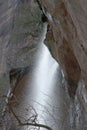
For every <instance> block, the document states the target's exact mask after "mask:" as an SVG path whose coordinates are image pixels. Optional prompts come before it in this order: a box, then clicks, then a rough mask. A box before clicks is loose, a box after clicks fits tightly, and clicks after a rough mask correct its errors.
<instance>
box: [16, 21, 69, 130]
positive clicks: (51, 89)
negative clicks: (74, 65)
mask: <svg viewBox="0 0 87 130" xmlns="http://www.w3.org/2000/svg"><path fill="white" fill-rule="evenodd" d="M46 32H47V24H46V23H45V24H44V25H43V30H42V34H41V38H40V43H39V49H38V53H37V55H36V61H35V63H34V64H35V66H34V68H33V69H32V73H28V74H26V75H25V76H24V77H23V78H22V79H21V81H20V82H19V83H18V85H17V86H16V88H17V89H16V90H15V97H16V98H17V101H18V102H17V104H16V106H15V108H14V111H15V113H17V115H18V116H19V117H21V120H22V122H25V119H26V121H29V119H31V121H32V118H34V117H35V115H36V117H37V119H36V121H37V122H38V123H39V124H43V125H46V126H49V127H50V128H52V129H53V130H65V128H64V129H63V127H64V126H65V125H64V124H66V122H65V117H66V116H67V105H66V97H65V93H64V90H63V88H62V79H61V71H60V68H59V65H58V63H57V62H56V61H55V60H54V59H53V58H52V56H51V54H50V52H49V50H48V48H47V47H46V46H45V45H44V39H45V37H46ZM30 127H31V126H29V127H28V126H25V127H24V128H23V129H22V128H21V130H28V129H30ZM32 127H33V128H32V129H34V126H32ZM40 130H45V129H43V128H40Z"/></svg>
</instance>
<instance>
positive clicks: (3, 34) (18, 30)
mask: <svg viewBox="0 0 87 130" xmlns="http://www.w3.org/2000/svg"><path fill="white" fill-rule="evenodd" d="M41 28H42V24H41V11H40V9H39V7H38V4H37V3H36V2H34V1H33V0H26V1H22V0H7V1H5V0H1V1H0V118H1V114H2V109H3V105H2V104H5V99H6V94H7V92H8V89H9V88H10V87H11V85H10V77H9V73H10V72H12V71H13V69H14V68H15V69H14V73H16V72H17V73H19V74H18V75H20V76H19V77H21V75H22V74H23V73H25V71H24V72H23V70H26V68H29V66H33V63H34V59H35V55H36V52H37V50H38V39H39V35H40V33H41ZM24 68H25V69H24ZM30 69H31V68H30ZM15 71H16V72H15ZM17 73H16V74H17ZM20 73H21V74H20ZM10 74H11V73H10ZM18 75H16V76H17V78H18ZM11 77H12V76H11ZM16 80H17V79H16ZM3 95H4V97H3ZM2 98H3V100H2Z"/></svg>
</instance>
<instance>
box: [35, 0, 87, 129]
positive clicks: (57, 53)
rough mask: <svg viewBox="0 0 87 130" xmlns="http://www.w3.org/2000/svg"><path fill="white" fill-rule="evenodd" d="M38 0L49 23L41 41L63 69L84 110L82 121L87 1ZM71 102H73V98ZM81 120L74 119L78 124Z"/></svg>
mask: <svg viewBox="0 0 87 130" xmlns="http://www.w3.org/2000/svg"><path fill="white" fill-rule="evenodd" d="M38 1H39V4H40V5H41V6H42V9H43V12H44V13H45V15H46V16H47V18H48V22H49V26H50V28H49V31H48V34H47V39H46V42H45V43H46V44H47V45H48V47H49V50H50V51H51V53H52V55H53V57H54V58H55V59H56V60H57V61H58V62H59V64H60V66H61V67H62V69H63V72H64V75H65V78H66V79H67V81H68V85H69V86H68V90H69V93H70V96H71V97H75V95H76V97H77V99H78V102H79V104H80V108H82V109H84V110H82V112H81V113H80V115H81V117H79V119H80V118H81V121H82V120H83V119H82V115H86V109H85V108H87V45H86V40H87V27H86V23H87V1H86V0H78V1H73V0H44V1H43V0H38ZM80 79H81V82H84V84H83V83H80V87H78V86H79V85H78V81H80ZM77 87H78V91H77V92H76V90H77ZM78 93H80V94H78ZM81 95H83V96H81ZM75 102H77V101H76V99H75ZM83 111H84V112H83ZM76 113H78V112H76ZM83 113H85V114H83ZM84 120H85V121H86V122H87V119H86V116H84ZM81 121H80V122H79V121H78V122H79V124H80V123H81ZM85 121H82V122H85ZM74 123H75V122H74ZM83 126H84V127H83V128H82V129H87V126H85V125H84V123H83ZM74 129H75V128H74ZM77 129H79V130H80V129H81V128H80V127H79V128H77ZM82 129H81V130H82Z"/></svg>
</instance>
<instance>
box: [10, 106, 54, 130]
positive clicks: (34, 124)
mask: <svg viewBox="0 0 87 130" xmlns="http://www.w3.org/2000/svg"><path fill="white" fill-rule="evenodd" d="M10 110H11V112H12V114H13V115H14V117H15V118H16V119H17V121H18V123H19V125H20V126H27V125H29V126H36V127H41V128H45V129H48V130H52V128H51V127H49V126H47V125H43V124H39V123H36V122H35V123H29V122H27V123H23V122H21V120H20V119H19V118H18V116H17V115H16V114H15V112H14V111H13V109H12V107H10Z"/></svg>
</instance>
